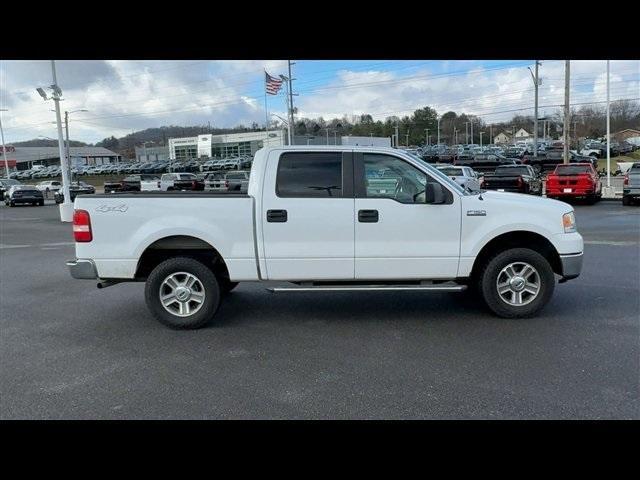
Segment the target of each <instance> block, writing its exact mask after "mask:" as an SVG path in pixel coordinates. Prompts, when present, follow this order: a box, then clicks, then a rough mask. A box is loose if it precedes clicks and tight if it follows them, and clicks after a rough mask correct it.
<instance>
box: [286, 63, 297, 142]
mask: <svg viewBox="0 0 640 480" xmlns="http://www.w3.org/2000/svg"><path fill="white" fill-rule="evenodd" d="M291 65H295V62H294V63H291V60H287V66H288V68H289V79H288V80H289V145H291V141H292V136H293V134H294V133H295V132H294V131H293V129H294V123H293V83H292V82H293V80H294V79H293V78H291Z"/></svg>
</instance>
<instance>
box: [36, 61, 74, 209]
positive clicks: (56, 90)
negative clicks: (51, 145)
mask: <svg viewBox="0 0 640 480" xmlns="http://www.w3.org/2000/svg"><path fill="white" fill-rule="evenodd" d="M51 74H52V77H53V85H51V87H50V88H51V90H52V91H53V95H52V96H51V99H52V100H53V102H54V104H55V107H56V123H57V124H58V150H59V152H60V163H61V167H62V192H63V195H64V201H63V202H62V203H61V204H60V207H59V208H60V220H61V221H62V222H71V221H73V203H72V202H71V194H70V193H69V165H67V163H66V162H65V161H64V139H63V136H62V119H61V117H60V97H61V96H62V90H61V89H60V87H59V86H58V80H57V78H56V62H55V60H51ZM36 90H37V91H38V93H39V94H40V96H41V97H42V98H43V99H44V100H49V97H47V94H46V92H45V91H44V90H43V89H42V88H37V89H36Z"/></svg>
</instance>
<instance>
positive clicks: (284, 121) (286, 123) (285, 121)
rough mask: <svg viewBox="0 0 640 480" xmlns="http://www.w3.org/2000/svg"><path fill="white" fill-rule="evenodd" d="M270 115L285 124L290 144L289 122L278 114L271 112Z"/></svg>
mask: <svg viewBox="0 0 640 480" xmlns="http://www.w3.org/2000/svg"><path fill="white" fill-rule="evenodd" d="M271 116H272V117H277V118H279V119H280V121H281V122H282V123H284V124H285V125H286V126H287V132H288V140H289V145H291V129H290V128H289V122H288V121H287V120H285V119H284V118H282V117H281V116H280V115H276V114H275V113H272V114H271Z"/></svg>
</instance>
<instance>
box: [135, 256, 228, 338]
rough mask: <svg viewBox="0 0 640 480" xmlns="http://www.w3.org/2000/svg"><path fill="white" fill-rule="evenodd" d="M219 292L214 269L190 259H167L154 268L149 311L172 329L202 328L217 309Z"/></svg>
mask: <svg viewBox="0 0 640 480" xmlns="http://www.w3.org/2000/svg"><path fill="white" fill-rule="evenodd" d="M220 293H221V292H220V286H219V283H218V280H217V279H216V276H215V274H214V273H213V272H212V271H211V269H209V268H208V267H207V266H206V265H204V264H203V263H201V262H199V261H198V260H195V259H193V258H189V257H174V258H170V259H168V260H165V261H164V262H162V263H161V264H159V265H158V266H157V267H156V268H154V269H153V271H152V272H151V274H150V275H149V277H148V278H147V283H146V286H145V299H146V302H147V306H148V307H149V310H151V312H152V313H153V314H154V316H155V317H156V318H157V319H158V320H159V321H160V323H162V324H163V325H166V326H167V327H169V328H173V329H196V328H201V327H203V326H204V325H205V324H206V323H207V322H208V321H209V320H210V319H211V318H212V317H213V316H214V315H215V313H216V311H217V310H218V307H219V305H220Z"/></svg>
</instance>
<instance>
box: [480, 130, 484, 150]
mask: <svg viewBox="0 0 640 480" xmlns="http://www.w3.org/2000/svg"><path fill="white" fill-rule="evenodd" d="M482 135H484V132H480V148H482Z"/></svg>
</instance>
